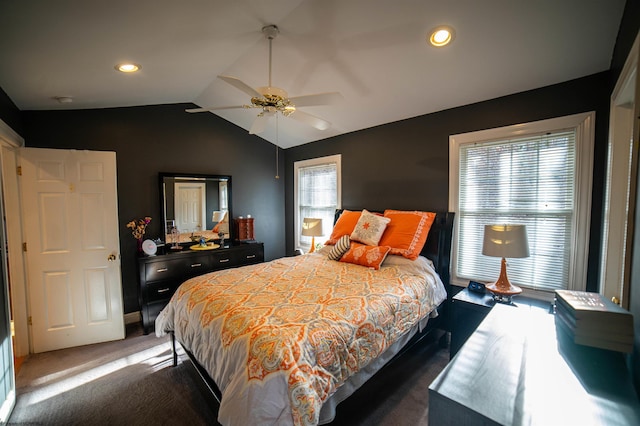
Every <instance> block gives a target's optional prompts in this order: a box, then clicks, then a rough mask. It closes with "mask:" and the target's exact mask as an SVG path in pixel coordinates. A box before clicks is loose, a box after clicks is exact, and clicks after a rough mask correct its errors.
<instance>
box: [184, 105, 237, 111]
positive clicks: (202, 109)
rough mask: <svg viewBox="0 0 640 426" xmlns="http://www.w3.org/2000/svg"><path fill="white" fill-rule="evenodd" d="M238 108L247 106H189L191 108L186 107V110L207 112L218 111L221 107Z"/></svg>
mask: <svg viewBox="0 0 640 426" xmlns="http://www.w3.org/2000/svg"><path fill="white" fill-rule="evenodd" d="M237 108H245V106H244V105H234V106H221V107H206V108H189V109H185V111H186V112H207V111H217V110H219V109H237Z"/></svg>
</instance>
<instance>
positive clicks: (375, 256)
mask: <svg viewBox="0 0 640 426" xmlns="http://www.w3.org/2000/svg"><path fill="white" fill-rule="evenodd" d="M389 250H391V247H388V246H384V247H378V246H365V245H364V244H359V243H356V242H353V241H352V242H351V248H350V249H349V251H348V252H346V253H345V254H344V256H342V258H340V262H347V263H353V264H356V265H362V266H367V267H369V268H373V269H380V265H381V264H382V262H384V259H385V258H386V257H387V254H389Z"/></svg>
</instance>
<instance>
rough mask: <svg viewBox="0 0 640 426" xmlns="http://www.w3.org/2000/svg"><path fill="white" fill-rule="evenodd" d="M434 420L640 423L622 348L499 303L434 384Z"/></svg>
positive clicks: (540, 312) (534, 311)
mask: <svg viewBox="0 0 640 426" xmlns="http://www.w3.org/2000/svg"><path fill="white" fill-rule="evenodd" d="M429 424H432V425H438V426H442V425H444V426H447V425H476V424H483V425H543V426H548V425H581V426H583V425H608V426H610V425H637V424H640V403H639V401H638V397H637V395H636V392H635V390H634V388H633V385H632V382H631V374H630V372H629V371H628V370H627V368H626V364H625V359H624V356H623V354H622V353H619V352H612V351H605V350H602V349H597V348H590V347H586V346H580V345H576V344H573V343H572V342H571V341H569V340H568V339H566V338H565V336H564V335H562V334H560V335H556V328H555V322H554V316H553V315H552V314H549V313H548V312H547V311H546V310H544V309H540V308H538V307H532V306H527V305H521V306H509V305H503V304H500V303H498V304H496V306H494V307H493V309H492V310H491V312H490V313H489V314H488V315H487V317H486V318H485V320H484V321H483V322H482V323H481V324H480V326H479V327H478V329H477V330H476V332H475V333H474V334H472V335H471V337H470V338H469V339H468V340H467V342H466V343H465V344H464V345H463V346H462V348H461V349H460V351H459V352H458V353H457V355H456V356H455V357H454V358H453V359H452V360H451V362H450V363H449V364H448V365H447V367H446V368H445V369H444V370H443V371H442V372H441V373H440V375H439V376H438V377H437V378H436V379H435V380H434V381H433V383H431V385H430V386H429Z"/></svg>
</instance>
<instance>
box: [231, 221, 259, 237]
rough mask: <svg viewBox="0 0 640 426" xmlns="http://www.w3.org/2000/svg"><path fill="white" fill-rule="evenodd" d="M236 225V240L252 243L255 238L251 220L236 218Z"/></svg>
mask: <svg viewBox="0 0 640 426" xmlns="http://www.w3.org/2000/svg"><path fill="white" fill-rule="evenodd" d="M235 224H236V229H235V231H236V235H235V236H236V240H238V241H253V240H255V236H254V233H253V218H252V217H249V218H237V219H236V220H235Z"/></svg>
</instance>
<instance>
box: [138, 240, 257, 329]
mask: <svg viewBox="0 0 640 426" xmlns="http://www.w3.org/2000/svg"><path fill="white" fill-rule="evenodd" d="M263 261H264V244H263V243H251V244H233V245H230V246H227V247H225V248H217V249H213V250H202V251H194V250H189V249H188V248H185V249H184V250H182V251H179V252H175V253H169V254H161V255H157V256H144V257H140V258H139V259H138V271H139V281H140V288H139V294H138V298H139V302H140V311H141V312H142V326H143V328H144V333H145V334H148V333H149V332H150V331H152V330H153V329H154V326H155V321H156V317H157V316H158V314H159V313H160V311H161V310H162V309H163V308H164V307H165V306H166V305H167V303H168V302H169V299H171V296H173V293H174V292H175V291H176V289H177V288H178V286H179V285H180V284H182V283H183V282H184V281H185V280H186V279H188V278H191V277H195V276H196V275H202V274H205V273H207V272H212V271H217V270H221V269H227V268H234V267H237V266H245V265H251V264H254V263H260V262H263Z"/></svg>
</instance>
